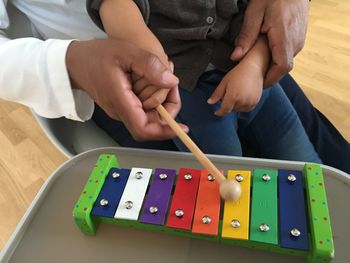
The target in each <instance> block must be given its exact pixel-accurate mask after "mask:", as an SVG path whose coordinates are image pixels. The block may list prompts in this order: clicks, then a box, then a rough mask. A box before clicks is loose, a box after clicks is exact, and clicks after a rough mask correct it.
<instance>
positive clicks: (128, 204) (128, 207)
mask: <svg viewBox="0 0 350 263" xmlns="http://www.w3.org/2000/svg"><path fill="white" fill-rule="evenodd" d="M132 206H133V202H132V201H126V202H125V208H126V209H131V208H132Z"/></svg>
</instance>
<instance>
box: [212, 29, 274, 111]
mask: <svg viewBox="0 0 350 263" xmlns="http://www.w3.org/2000/svg"><path fill="white" fill-rule="evenodd" d="M269 62H270V52H269V49H268V47H267V41H266V37H265V36H263V35H261V36H259V38H258V40H257V41H256V43H255V44H254V46H253V48H252V49H250V50H249V52H248V53H247V54H246V56H245V57H244V58H243V59H242V60H241V61H240V62H239V64H238V65H237V66H236V67H234V68H233V69H232V70H231V71H229V72H228V73H227V74H226V76H225V77H224V78H223V80H222V81H221V82H220V84H219V86H218V87H217V88H216V89H215V91H214V92H213V94H212V95H211V97H210V99H209V100H208V103H210V104H213V103H216V102H217V101H219V100H222V103H221V106H220V109H219V110H217V111H216V112H215V114H216V115H218V116H223V115H225V114H227V113H230V112H231V111H233V110H234V111H236V112H247V111H251V110H253V109H254V108H255V106H256V105H257V104H258V102H259V100H260V98H261V94H262V89H263V82H264V77H265V74H266V71H267V68H268V65H269Z"/></svg>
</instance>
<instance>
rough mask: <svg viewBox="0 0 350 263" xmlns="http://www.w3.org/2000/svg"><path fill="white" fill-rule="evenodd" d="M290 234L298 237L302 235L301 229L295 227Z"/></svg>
mask: <svg viewBox="0 0 350 263" xmlns="http://www.w3.org/2000/svg"><path fill="white" fill-rule="evenodd" d="M290 234H291V235H292V236H293V237H298V236H300V234H301V233H300V231H299V229H297V228H293V229H292V230H291V231H290Z"/></svg>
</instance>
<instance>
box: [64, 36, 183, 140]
mask: <svg viewBox="0 0 350 263" xmlns="http://www.w3.org/2000/svg"><path fill="white" fill-rule="evenodd" d="M66 64H67V69H68V73H69V76H70V78H71V81H72V84H73V86H74V87H76V88H80V89H83V90H85V91H86V92H87V93H88V94H89V96H90V97H91V98H92V99H93V100H94V101H95V102H96V103H97V104H98V105H100V106H101V107H102V108H103V109H104V111H105V112H106V113H107V114H108V115H109V116H110V117H111V118H113V119H117V120H120V121H122V122H123V123H124V124H125V126H126V127H127V129H128V130H129V132H130V133H131V135H132V136H133V137H134V139H135V140H138V141H143V140H164V139H169V138H172V137H175V133H174V132H173V131H172V130H171V128H170V127H169V126H167V125H165V124H164V123H163V122H162V121H161V119H160V116H159V115H158V113H157V112H156V111H155V110H150V111H145V110H144V108H143V107H142V103H141V101H140V100H139V98H138V97H137V96H136V95H135V94H134V92H133V90H132V84H131V75H132V74H137V75H138V76H141V77H144V78H145V79H147V80H148V81H149V82H150V83H152V84H153V85H156V86H159V87H162V88H167V89H172V92H169V94H171V96H169V99H168V100H167V101H166V102H167V103H166V107H167V110H168V111H169V113H170V114H171V115H172V116H173V117H175V116H176V115H177V113H178V112H179V110H180V107H181V103H180V96H179V92H178V87H177V85H178V83H179V80H178V78H177V77H175V76H174V75H173V73H172V72H171V71H170V70H168V69H167V68H166V67H165V66H164V65H163V64H162V63H161V62H160V61H159V59H158V58H157V57H156V56H155V55H152V54H151V53H148V52H146V51H143V50H141V49H139V48H137V47H135V46H134V45H132V44H129V43H126V42H124V41H118V40H110V39H106V40H90V41H73V42H72V43H71V44H70V46H69V47H68V50H67V55H66ZM182 127H183V129H184V130H185V131H187V130H188V128H187V127H186V126H184V125H182Z"/></svg>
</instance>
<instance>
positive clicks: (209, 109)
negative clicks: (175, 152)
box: [174, 71, 321, 163]
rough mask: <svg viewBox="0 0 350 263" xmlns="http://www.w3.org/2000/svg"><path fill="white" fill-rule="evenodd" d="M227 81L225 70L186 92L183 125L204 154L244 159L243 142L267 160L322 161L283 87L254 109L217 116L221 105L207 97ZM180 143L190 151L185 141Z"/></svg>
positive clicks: (180, 119)
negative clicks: (209, 100)
mask: <svg viewBox="0 0 350 263" xmlns="http://www.w3.org/2000/svg"><path fill="white" fill-rule="evenodd" d="M223 77H224V73H221V72H219V71H210V72H206V73H204V74H203V75H202V76H201V77H200V79H199V80H198V82H197V87H196V88H195V89H194V90H193V91H192V92H188V91H186V90H184V89H180V95H181V100H182V108H181V111H180V113H179V115H178V116H177V121H178V122H181V123H184V124H186V125H188V126H189V128H190V132H189V136H190V137H191V138H192V140H193V141H194V142H195V143H196V144H197V145H198V146H199V148H200V149H202V151H203V152H205V153H212V154H224V155H233V156H242V146H241V142H240V141H241V140H244V141H246V142H248V144H249V145H250V147H252V148H253V149H254V150H255V153H256V154H257V156H259V157H261V158H270V159H283V160H295V161H308V162H317V163H320V162H321V160H320V158H319V157H318V154H317V153H316V151H315V149H314V147H313V145H312V144H311V142H310V140H309V138H308V136H307V135H306V132H305V130H304V128H303V126H302V124H301V122H300V120H299V118H298V115H297V114H296V112H295V110H294V108H293V106H292V105H291V103H290V101H289V100H288V98H287V96H286V95H285V93H284V92H283V90H282V88H281V87H280V85H279V84H276V85H274V86H272V87H270V88H268V89H265V90H264V91H263V94H262V97H261V100H260V102H259V103H258V105H257V106H256V107H255V109H254V110H253V111H251V112H242V113H236V112H231V113H229V114H227V115H225V116H224V117H217V116H215V115H214V112H215V111H216V110H217V109H218V108H219V106H220V102H218V103H216V104H215V105H209V104H208V103H207V99H208V98H209V97H210V95H211V94H212V93H213V91H214V90H215V88H216V87H217V85H218V84H219V83H220V81H221V79H222V78H223ZM174 142H175V144H176V146H177V147H178V148H179V149H180V150H181V151H187V148H186V146H184V145H183V143H182V142H181V141H180V140H178V139H175V140H174Z"/></svg>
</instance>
